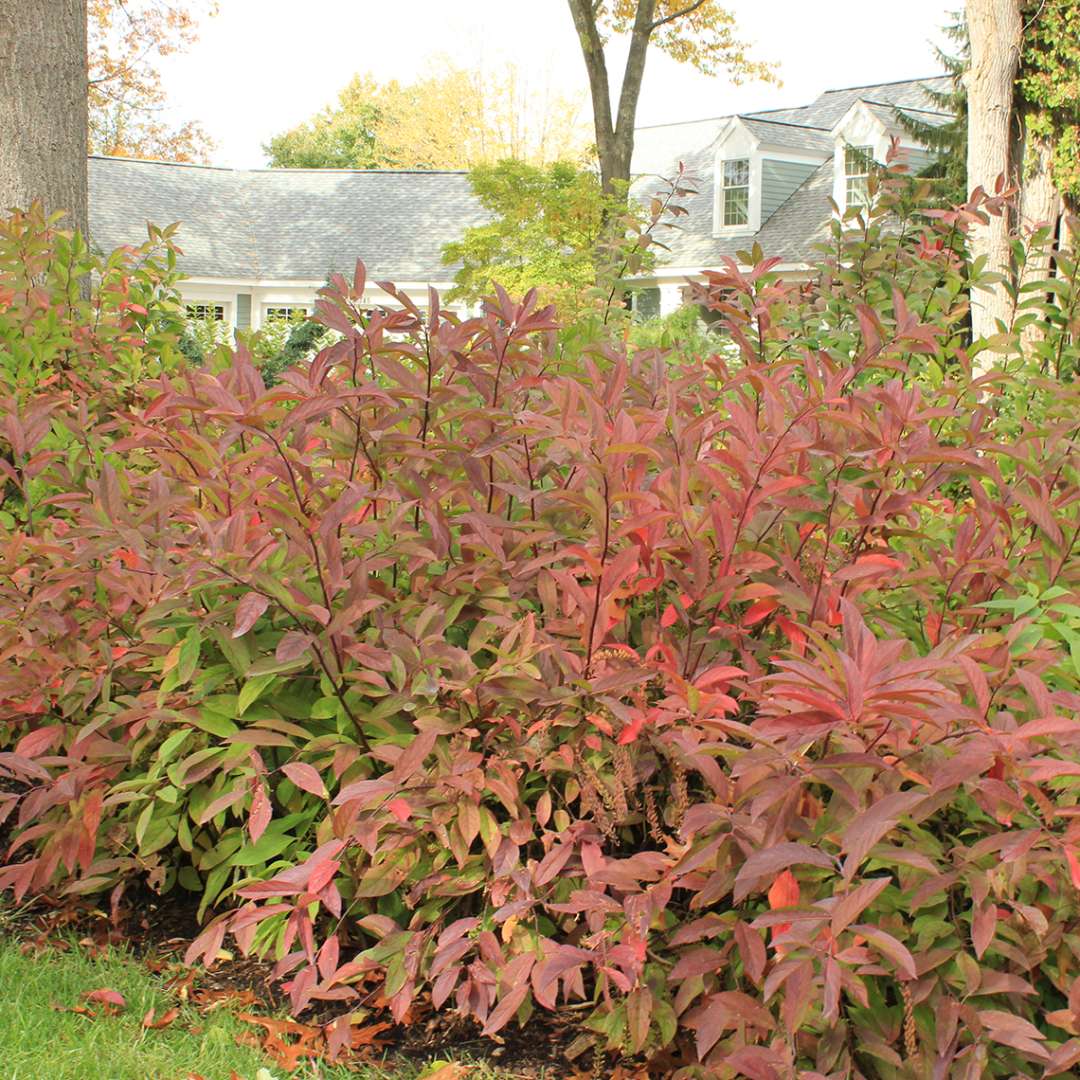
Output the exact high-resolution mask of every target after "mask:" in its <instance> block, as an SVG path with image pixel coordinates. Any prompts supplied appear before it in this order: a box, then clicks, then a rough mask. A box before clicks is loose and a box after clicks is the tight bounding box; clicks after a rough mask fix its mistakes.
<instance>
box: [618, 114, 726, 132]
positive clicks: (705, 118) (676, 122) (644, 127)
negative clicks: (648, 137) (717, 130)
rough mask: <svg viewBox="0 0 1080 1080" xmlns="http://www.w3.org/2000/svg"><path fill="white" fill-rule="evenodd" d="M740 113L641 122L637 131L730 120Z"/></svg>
mask: <svg viewBox="0 0 1080 1080" xmlns="http://www.w3.org/2000/svg"><path fill="white" fill-rule="evenodd" d="M737 115H738V113H724V115H723V116H702V117H701V118H700V119H698V120H669V121H668V122H667V123H665V124H639V125H638V126H637V127H636V128H634V130H635V131H652V130H653V129H654V128H663V127H684V126H685V125H687V124H708V123H710V122H712V121H713V120H730V119H731V118H732V117H733V116H737Z"/></svg>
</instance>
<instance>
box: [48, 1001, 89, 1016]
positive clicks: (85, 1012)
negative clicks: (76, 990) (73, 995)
mask: <svg viewBox="0 0 1080 1080" xmlns="http://www.w3.org/2000/svg"><path fill="white" fill-rule="evenodd" d="M49 1008H50V1009H52V1011H53V1012H69V1013H75V1014H76V1015H77V1016H86V1017H89V1018H90V1019H91V1020H96V1019H97V1013H96V1012H94V1010H93V1009H88V1008H87V1007H86V1006H85V1005H72V1006H70V1008H69V1007H68V1006H67V1005H61V1004H60V1003H59V1002H58V1001H53V1002H50V1004H49Z"/></svg>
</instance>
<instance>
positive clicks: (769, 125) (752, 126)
mask: <svg viewBox="0 0 1080 1080" xmlns="http://www.w3.org/2000/svg"><path fill="white" fill-rule="evenodd" d="M739 119H740V120H741V121H742V122H743V123H744V124H745V125H746V127H747V128H748V129H749V131H750V132H751V134H753V135H754V136H755V137H756V138H758V139H760V140H761V141H762V142H765V143H771V144H772V145H773V146H786V147H790V148H791V149H792V150H816V151H818V152H820V153H827V154H831V153H832V152H833V145H834V144H833V139H832V136H831V135H829V133H828V131H826V130H824V129H823V128H814V127H808V126H805V125H799V124H788V123H785V122H783V121H781V120H762V119H760V118H758V117H751V116H740V117H739Z"/></svg>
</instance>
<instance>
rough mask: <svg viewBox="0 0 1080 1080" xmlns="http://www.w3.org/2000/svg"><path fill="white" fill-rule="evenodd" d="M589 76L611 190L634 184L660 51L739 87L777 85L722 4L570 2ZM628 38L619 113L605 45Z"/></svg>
mask: <svg viewBox="0 0 1080 1080" xmlns="http://www.w3.org/2000/svg"><path fill="white" fill-rule="evenodd" d="M567 3H568V4H569V5H570V14H571V15H572V16H573V19H574V28H575V29H576V30H577V33H578V39H579V40H580V43H581V52H582V55H583V57H584V58H585V68H586V71H587V72H588V76H589V93H590V95H591V97H592V106H593V124H594V127H595V130H596V152H597V156H598V157H599V160H600V178H601V182H602V185H603V188H604V190H605V191H607V192H614V191H616V190H617V189H618V188H619V187H620V183H625V182H627V181H629V179H630V159H631V157H632V155H633V152H634V122H635V118H636V116H637V106H638V99H639V98H640V96H641V82H642V78H643V77H644V74H645V58H646V56H647V54H648V51H649V48H650V47H651V46H655V47H656V48H658V49H660V50H661V51H662V52H665V53H667V54H668V55H669V56H671V57H672V58H673V59H675V60H677V61H679V62H680V63H685V64H691V65H693V66H694V67H696V68H697V69H698V70H699V71H701V72H704V73H705V74H707V75H712V74H717V73H719V72H721V71H724V72H726V73H727V75H728V77H729V78H730V79H731V80H732V81H733V82H736V83H738V82H740V81H741V80H742V79H744V78H758V79H764V80H766V81H775V74H774V72H773V69H772V67H771V66H770V65H769V64H766V63H762V62H761V61H757V60H751V59H750V57H749V55H748V53H747V46H746V44H745V43H744V42H742V41H740V40H739V39H738V37H737V36H736V30H735V17H734V15H732V13H731V12H730V11H728V10H727V8H725V7H722V6H721V5H720V4H718V3H716V0H567ZM613 33H614V34H620V35H628V36H629V39H630V40H629V49H628V52H627V57H626V65H625V67H624V69H623V77H622V85H621V87H620V88H619V98H618V105H617V106H616V107H615V110H614V112H613V111H612V100H611V90H612V87H611V81H610V79H609V77H608V67H607V58H606V56H605V52H604V46H605V44H606V43H607V40H608V37H609V36H610V35H611V34H613Z"/></svg>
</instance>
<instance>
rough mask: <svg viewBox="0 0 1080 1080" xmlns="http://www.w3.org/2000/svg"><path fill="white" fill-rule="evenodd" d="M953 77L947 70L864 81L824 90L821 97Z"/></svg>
mask: <svg viewBox="0 0 1080 1080" xmlns="http://www.w3.org/2000/svg"><path fill="white" fill-rule="evenodd" d="M951 77H952V76H950V75H949V74H948V73H947V72H944V71H943V72H941V73H939V74H937V75H920V76H919V77H918V78H916V79H889V80H887V81H885V82H877V83H863V84H862V85H860V86H834V87H833V88H832V89H831V90H823V91H822V92H821V95H820V97H824V96H825V95H826V94H846V93H847V92H848V91H850V90H874V89H876V88H877V87H879V86H903V85H904V84H905V83H921V82H929V81H930V80H931V79H948V78H951ZM819 100H820V98H819Z"/></svg>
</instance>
